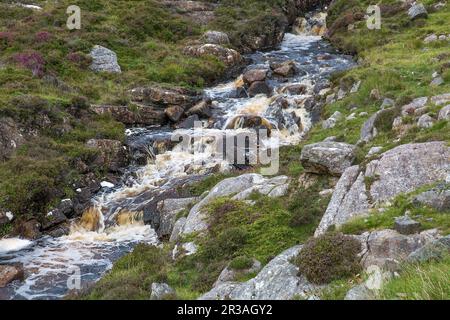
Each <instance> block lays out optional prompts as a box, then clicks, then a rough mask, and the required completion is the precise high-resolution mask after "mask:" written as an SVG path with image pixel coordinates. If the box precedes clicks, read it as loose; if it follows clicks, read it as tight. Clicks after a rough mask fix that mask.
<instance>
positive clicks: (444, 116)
mask: <svg viewBox="0 0 450 320" xmlns="http://www.w3.org/2000/svg"><path fill="white" fill-rule="evenodd" d="M438 120H450V104H449V105H448V106H445V107H443V108H442V109H441V110H440V111H439V116H438Z"/></svg>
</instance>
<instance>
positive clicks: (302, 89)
mask: <svg viewBox="0 0 450 320" xmlns="http://www.w3.org/2000/svg"><path fill="white" fill-rule="evenodd" d="M307 90H308V87H307V86H306V85H304V84H301V83H295V84H290V85H287V86H285V87H283V88H282V89H281V92H282V93H288V94H290V95H301V94H305V93H306V91H307Z"/></svg>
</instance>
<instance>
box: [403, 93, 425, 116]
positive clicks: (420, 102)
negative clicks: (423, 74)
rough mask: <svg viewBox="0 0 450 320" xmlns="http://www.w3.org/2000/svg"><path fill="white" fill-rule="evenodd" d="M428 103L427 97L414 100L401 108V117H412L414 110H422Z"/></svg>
mask: <svg viewBox="0 0 450 320" xmlns="http://www.w3.org/2000/svg"><path fill="white" fill-rule="evenodd" d="M427 103H428V97H421V98H416V99H414V100H413V101H411V102H410V103H408V104H407V105H404V106H403V107H402V115H403V116H407V115H412V114H414V112H415V111H416V109H419V108H423V107H424V106H425V105H426V104H427Z"/></svg>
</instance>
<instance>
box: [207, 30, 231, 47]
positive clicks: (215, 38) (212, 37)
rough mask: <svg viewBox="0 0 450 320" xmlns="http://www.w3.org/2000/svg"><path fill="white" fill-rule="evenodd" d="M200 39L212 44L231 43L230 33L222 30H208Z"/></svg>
mask: <svg viewBox="0 0 450 320" xmlns="http://www.w3.org/2000/svg"><path fill="white" fill-rule="evenodd" d="M200 41H202V42H203V43H210V44H218V45H228V44H230V39H229V38H228V35H227V34H226V33H224V32H221V31H211V30H209V31H206V32H205V33H204V34H203V35H202V37H201V39H200Z"/></svg>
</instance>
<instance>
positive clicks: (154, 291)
mask: <svg viewBox="0 0 450 320" xmlns="http://www.w3.org/2000/svg"><path fill="white" fill-rule="evenodd" d="M174 294H175V290H173V289H172V288H171V287H170V286H169V285H168V284H167V283H156V282H154V283H152V287H151V294H150V300H164V299H165V298H167V297H169V296H171V295H174Z"/></svg>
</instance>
